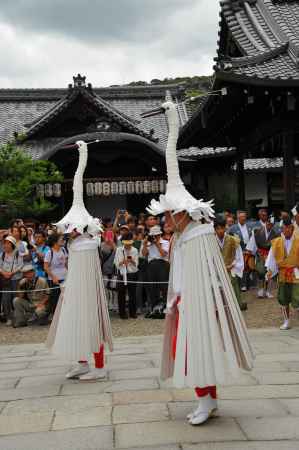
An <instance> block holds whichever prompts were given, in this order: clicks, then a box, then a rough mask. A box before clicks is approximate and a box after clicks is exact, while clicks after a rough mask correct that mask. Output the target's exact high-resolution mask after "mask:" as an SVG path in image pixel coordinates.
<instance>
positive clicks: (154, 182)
mask: <svg viewBox="0 0 299 450" xmlns="http://www.w3.org/2000/svg"><path fill="white" fill-rule="evenodd" d="M151 191H152V193H153V194H158V192H159V181H158V180H152V182H151Z"/></svg>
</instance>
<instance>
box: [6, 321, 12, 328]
mask: <svg viewBox="0 0 299 450" xmlns="http://www.w3.org/2000/svg"><path fill="white" fill-rule="evenodd" d="M5 325H6V326H7V327H12V320H10V319H8V320H7V321H6V324H5Z"/></svg>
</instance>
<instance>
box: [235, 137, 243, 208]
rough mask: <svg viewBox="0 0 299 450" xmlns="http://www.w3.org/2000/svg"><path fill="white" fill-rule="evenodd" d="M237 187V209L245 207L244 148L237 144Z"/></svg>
mask: <svg viewBox="0 0 299 450" xmlns="http://www.w3.org/2000/svg"><path fill="white" fill-rule="evenodd" d="M236 163H237V189H238V209H245V172H244V148H243V146H242V145H239V146H238V148H237V156H236Z"/></svg>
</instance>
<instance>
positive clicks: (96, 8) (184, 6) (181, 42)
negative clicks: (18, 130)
mask: <svg viewBox="0 0 299 450" xmlns="http://www.w3.org/2000/svg"><path fill="white" fill-rule="evenodd" d="M217 23H218V0H217V1H216V0H162V1H161V0H110V2H108V1H107V0H105V1H103V0H85V1H82V0H81V1H79V0H72V1H70V0H51V2H50V1H47V2H42V1H37V0H14V2H11V1H7V0H1V10H0V33H1V38H2V39H1V41H0V52H1V61H0V69H1V70H0V87H16V86H17V87H58V86H66V85H67V84H68V83H69V82H70V81H71V79H72V75H73V74H74V73H78V72H81V73H84V74H85V75H87V78H88V80H89V81H91V82H92V84H93V85H94V86H100V85H102V86H103V85H110V84H121V83H125V82H129V81H133V80H148V81H149V80H151V79H152V78H164V77H170V76H177V75H197V74H207V73H211V72H212V64H213V57H214V56H215V51H216V40H217Z"/></svg>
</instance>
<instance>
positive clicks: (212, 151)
mask: <svg viewBox="0 0 299 450" xmlns="http://www.w3.org/2000/svg"><path fill="white" fill-rule="evenodd" d="M235 152H236V149H235V148H234V147H216V148H213V147H203V148H198V147H190V148H182V149H180V150H178V155H179V156H180V157H184V158H191V159H202V158H209V157H217V156H226V155H233V154H234V153H235Z"/></svg>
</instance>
